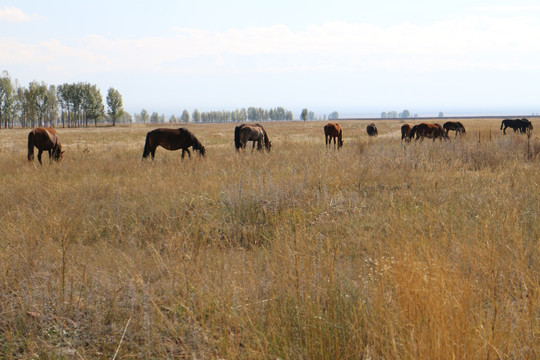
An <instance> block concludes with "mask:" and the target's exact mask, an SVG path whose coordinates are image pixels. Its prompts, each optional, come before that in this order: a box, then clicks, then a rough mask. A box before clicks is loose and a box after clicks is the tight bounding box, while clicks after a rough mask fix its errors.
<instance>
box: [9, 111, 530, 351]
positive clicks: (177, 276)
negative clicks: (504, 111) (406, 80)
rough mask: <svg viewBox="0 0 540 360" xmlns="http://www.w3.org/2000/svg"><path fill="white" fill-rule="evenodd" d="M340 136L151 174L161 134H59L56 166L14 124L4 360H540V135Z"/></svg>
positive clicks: (317, 133)
mask: <svg viewBox="0 0 540 360" xmlns="http://www.w3.org/2000/svg"><path fill="white" fill-rule="evenodd" d="M531 120H532V121H533V124H534V126H535V127H536V128H538V129H540V123H538V122H537V121H535V120H538V119H531ZM339 123H340V124H341V125H342V127H343V131H344V146H343V148H342V149H341V150H340V151H339V152H338V151H334V150H327V149H325V146H324V136H323V130H322V128H323V125H324V123H323V122H307V123H302V122H287V123H265V124H264V126H265V128H266V130H267V132H268V135H269V137H270V140H271V141H272V150H271V152H269V153H266V152H257V151H255V152H254V153H250V152H249V151H248V152H246V153H236V152H235V150H234V146H233V131H234V124H188V125H185V126H186V127H188V128H189V129H190V130H191V131H192V132H193V133H194V134H195V135H196V136H197V137H198V139H199V140H200V141H201V142H202V143H203V144H204V145H205V147H206V157H205V158H201V157H199V156H197V155H194V154H192V158H191V159H185V160H184V161H181V160H180V152H179V151H176V152H168V151H165V150H164V149H162V148H159V149H158V150H157V152H156V158H155V161H153V162H152V161H150V160H148V161H141V155H142V151H143V145H144V138H145V134H146V132H148V131H149V130H151V129H153V128H154V127H155V126H152V127H150V126H140V125H139V126H136V125H133V126H117V127H114V128H112V127H107V128H105V127H102V128H99V127H98V128H86V129H62V128H58V129H57V130H58V134H59V136H60V139H61V141H62V144H63V146H64V149H65V150H66V152H65V154H64V159H63V160H62V161H61V162H60V163H53V164H49V160H48V155H47V154H44V157H43V159H44V161H43V163H44V165H43V166H40V165H39V164H38V163H37V160H35V161H34V162H32V163H30V162H28V161H27V159H26V139H27V134H28V132H29V130H28V129H15V130H4V129H2V130H0V134H1V138H0V180H1V181H0V188H1V191H0V286H1V289H2V290H1V291H0V358H6V359H12V358H16V359H17V358H20V359H36V358H37V359H131V358H137V359H177V358H186V359H538V358H539V357H540V346H539V340H538V339H539V335H540V334H539V333H540V323H539V319H540V301H539V300H540V299H539V296H540V274H539V269H540V247H539V239H540V219H539V215H540V183H539V181H540V140H538V137H537V136H536V133H537V132H538V131H540V130H538V129H535V130H533V135H532V137H531V139H527V137H526V136H525V135H520V134H515V133H514V132H513V131H508V135H506V136H503V135H502V132H501V131H500V130H499V126H500V119H489V118H486V119H481V120H465V121H463V123H464V125H465V127H466V129H467V135H466V136H464V137H459V138H454V136H453V133H451V135H450V137H451V140H450V141H442V142H441V141H435V142H433V141H431V140H426V141H423V142H414V141H413V142H412V143H411V144H408V145H405V144H401V141H400V131H399V128H400V125H401V123H400V122H399V121H397V120H396V121H390V120H388V121H378V122H377V127H378V130H379V136H378V137H376V138H368V136H367V135H366V132H365V127H366V125H367V122H366V121H339ZM168 126H169V125H168ZM171 127H172V126H171Z"/></svg>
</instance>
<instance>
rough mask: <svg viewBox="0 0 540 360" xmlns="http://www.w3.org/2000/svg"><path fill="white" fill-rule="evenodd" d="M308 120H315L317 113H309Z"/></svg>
mask: <svg viewBox="0 0 540 360" xmlns="http://www.w3.org/2000/svg"><path fill="white" fill-rule="evenodd" d="M308 120H315V113H314V112H313V111H310V112H309V113H308Z"/></svg>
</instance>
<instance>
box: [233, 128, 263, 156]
mask: <svg viewBox="0 0 540 360" xmlns="http://www.w3.org/2000/svg"><path fill="white" fill-rule="evenodd" d="M248 141H253V147H252V148H251V152H253V150H254V149H255V143H257V150H262V149H263V143H264V148H265V149H266V150H267V151H270V148H271V147H272V142H271V141H270V140H269V139H268V134H267V133H266V130H264V128H263V126H262V125H261V124H240V125H238V126H237V127H235V128H234V146H235V148H236V151H239V150H240V149H245V148H246V146H247V142H248Z"/></svg>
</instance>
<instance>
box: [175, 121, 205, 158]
mask: <svg viewBox="0 0 540 360" xmlns="http://www.w3.org/2000/svg"><path fill="white" fill-rule="evenodd" d="M178 132H179V133H180V134H184V135H185V136H188V137H189V139H190V140H191V143H192V144H193V145H191V146H193V149H195V150H199V151H200V152H201V153H202V154H203V155H204V146H203V144H202V143H201V142H200V141H199V139H197V137H196V136H195V134H193V133H192V132H191V131H189V130H188V129H186V128H183V127H182V128H179V129H178Z"/></svg>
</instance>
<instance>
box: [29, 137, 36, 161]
mask: <svg viewBox="0 0 540 360" xmlns="http://www.w3.org/2000/svg"><path fill="white" fill-rule="evenodd" d="M34 136H35V135H34V131H33V130H32V131H30V133H29V134H28V160H30V161H32V160H34Z"/></svg>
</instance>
